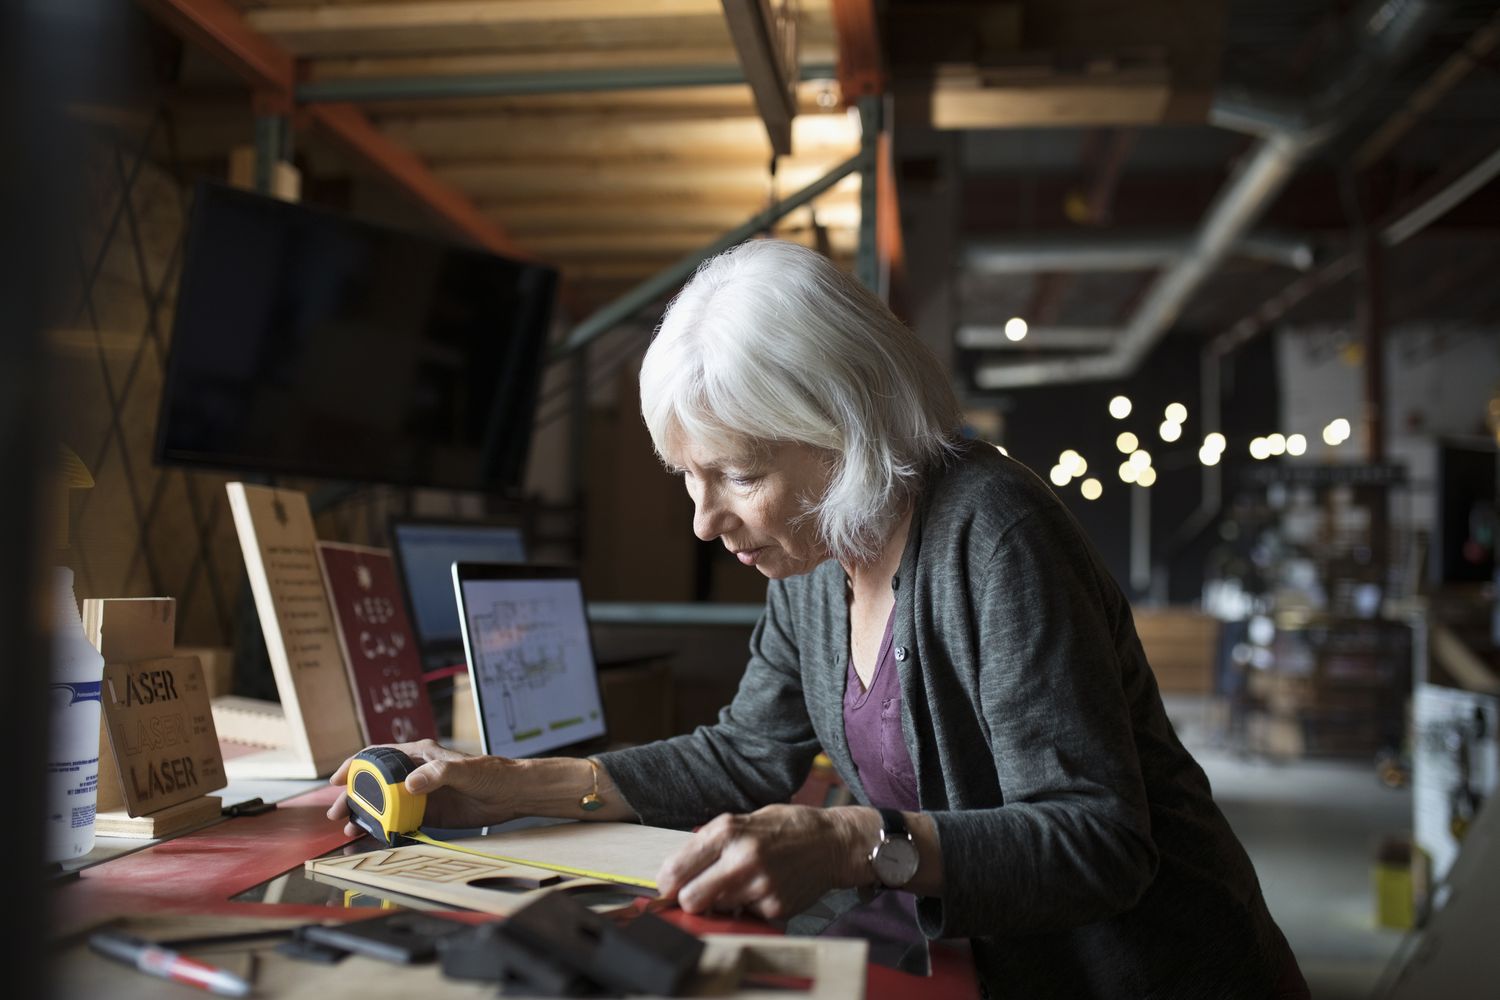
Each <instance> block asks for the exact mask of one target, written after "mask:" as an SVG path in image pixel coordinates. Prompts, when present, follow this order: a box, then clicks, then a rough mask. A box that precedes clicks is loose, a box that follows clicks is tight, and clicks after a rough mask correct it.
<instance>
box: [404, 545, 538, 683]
mask: <svg viewBox="0 0 1500 1000" xmlns="http://www.w3.org/2000/svg"><path fill="white" fill-rule="evenodd" d="M390 537H391V549H392V551H393V552H394V553H395V557H396V569H397V572H398V573H399V574H400V575H401V582H402V589H403V590H404V591H405V593H406V601H407V608H408V610H409V611H410V612H411V623H412V629H413V631H415V632H416V636H415V638H416V640H417V648H418V650H420V651H421V654H422V665H423V667H424V668H425V669H427V670H433V669H436V668H438V667H446V666H449V665H451V664H455V663H459V662H461V657H462V656H463V650H464V644H463V636H462V634H461V631H460V629H459V622H458V605H457V604H456V603H455V602H454V600H453V570H452V568H453V564H454V563H455V562H495V563H522V562H525V561H526V536H525V534H524V533H523V532H522V530H521V528H519V527H518V526H517V525H515V524H514V523H504V522H486V521H456V520H439V519H435V518H416V517H395V518H392V519H391V523H390Z"/></svg>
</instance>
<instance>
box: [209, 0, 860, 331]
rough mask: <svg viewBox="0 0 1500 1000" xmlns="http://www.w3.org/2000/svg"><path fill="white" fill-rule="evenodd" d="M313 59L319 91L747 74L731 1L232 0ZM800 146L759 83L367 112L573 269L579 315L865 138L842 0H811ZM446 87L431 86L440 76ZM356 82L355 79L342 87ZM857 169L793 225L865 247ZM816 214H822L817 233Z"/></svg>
mask: <svg viewBox="0 0 1500 1000" xmlns="http://www.w3.org/2000/svg"><path fill="white" fill-rule="evenodd" d="M232 2H233V3H234V4H235V6H236V7H237V8H238V9H239V10H240V12H241V13H242V14H243V17H244V21H245V23H246V24H248V26H249V27H250V28H251V29H252V30H253V31H254V32H256V33H258V34H259V35H261V36H264V37H265V38H266V39H269V40H270V41H271V42H272V43H274V44H275V45H276V46H278V47H280V48H281V49H282V50H284V51H285V52H287V53H289V54H290V55H291V56H292V57H294V58H295V59H296V60H297V61H298V74H299V79H300V80H301V81H302V82H303V83H304V84H306V85H308V91H307V92H313V93H315V92H316V88H317V87H320V86H324V87H337V86H343V87H346V88H347V87H350V86H356V87H358V86H364V87H366V88H367V87H369V86H370V85H371V84H373V83H374V82H376V81H417V80H419V81H421V82H422V83H423V84H425V85H426V86H428V87H431V86H441V85H442V84H443V83H444V82H446V81H464V80H469V81H472V80H473V79H474V78H476V77H484V78H494V77H505V78H534V79H540V78H545V77H547V76H549V75H555V74H558V73H566V72H578V71H589V72H598V71H611V72H614V73H617V74H619V75H620V76H622V77H625V78H626V79H628V78H629V75H630V74H631V73H633V72H647V73H657V72H659V71H661V70H663V69H671V68H682V69H692V70H704V69H707V70H714V69H719V70H724V71H726V72H737V69H738V67H739V65H740V61H739V58H738V56H737V54H736V49H735V45H734V42H733V40H732V39H731V36H730V31H729V28H728V26H727V23H726V19H725V13H724V5H723V4H722V3H721V0H650V2H632V3H622V2H619V0H484V2H479V0H322V2H314V0H232ZM793 7H794V8H795V10H796V15H797V17H796V25H797V27H796V37H797V40H798V58H799V61H800V63H801V65H803V66H804V67H809V68H812V67H818V68H820V69H819V70H818V71H817V78H814V79H808V78H804V79H803V80H802V82H801V83H799V85H798V87H797V117H796V118H795V119H794V121H793V124H792V154H791V155H790V156H788V157H782V158H780V160H779V162H778V163H777V169H776V174H775V176H774V178H773V176H772V173H771V161H772V155H771V145H770V140H769V139H768V137H767V130H766V126H765V124H764V122H763V121H762V119H761V117H760V115H759V114H758V112H757V110H756V103H755V100H754V97H753V96H752V93H751V89H750V87H749V86H748V85H747V84H745V83H736V84H718V85H711V86H677V87H670V88H668V87H659V88H638V89H606V90H581V91H576V92H561V93H534V94H525V95H522V96H503V97H496V96H442V97H437V98H433V97H423V96H419V95H420V93H422V91H420V90H419V89H417V88H412V87H408V88H406V89H407V92H408V94H409V95H410V96H401V97H399V98H390V97H387V98H386V99H380V100H373V99H365V98H366V97H368V96H372V94H371V92H370V91H369V90H368V89H366V90H364V91H363V92H362V93H361V94H360V96H359V100H358V102H357V106H358V107H359V109H360V110H361V111H362V112H363V113H364V114H365V115H367V116H368V118H369V119H370V121H371V122H372V123H373V124H374V126H375V127H376V128H377V129H379V131H380V132H381V133H382V134H383V135H384V136H385V137H387V138H388V139H390V140H392V141H393V142H395V143H397V144H399V145H400V146H402V147H404V148H405V149H408V150H410V151H411V152H412V153H414V154H416V156H417V157H419V158H420V159H421V160H422V161H423V162H424V163H425V164H426V165H427V167H429V168H430V169H431V171H432V173H433V175H435V177H436V178H437V179H438V180H439V181H440V182H441V183H442V184H444V185H448V186H451V187H452V188H453V189H455V190H456V191H457V192H459V193H460V194H461V195H463V196H464V197H465V198H467V199H468V200H470V201H471V202H472V203H473V205H474V206H475V207H477V209H478V210H479V212H480V213H482V215H483V216H484V217H485V218H486V219H487V220H489V221H490V222H492V223H493V224H494V225H496V226H498V227H499V228H500V229H501V230H503V231H504V233H505V234H507V235H508V236H509V237H510V239H511V241H512V242H513V243H514V245H515V246H516V247H518V248H519V249H520V250H522V251H524V252H525V253H527V254H530V255H532V256H535V257H537V258H540V259H542V260H545V261H548V262H549V263H553V264H555V265H557V266H559V267H560V268H561V269H562V271H563V275H564V280H565V283H566V285H567V288H568V290H569V303H570V305H571V306H572V308H573V311H575V312H584V311H587V310H588V309H590V308H593V307H596V306H597V305H599V304H601V303H602V302H604V301H607V300H608V299H609V298H612V297H613V296H614V295H616V294H619V293H620V292H621V291H623V290H625V289H626V288H628V287H629V286H630V285H632V284H634V283H636V282H639V281H641V280H643V279H645V278H647V277H649V276H650V275H651V274H653V273H654V272H656V271H658V270H660V269H661V268H662V267H664V266H665V265H667V264H669V263H671V262H672V261H675V260H677V259H678V258H680V257H682V256H683V255H685V254H688V253H691V252H693V251H695V250H696V249H698V248H699V247H702V246H704V245H706V244H708V243H710V242H712V241H713V240H714V239H716V238H718V237H719V236H721V235H722V234H723V233H724V232H725V231H726V230H729V229H731V228H733V227H734V226H736V225H738V224H740V223H742V222H744V221H745V220H746V219H748V218H749V217H750V216H752V215H753V214H755V213H756V212H758V211H760V210H761V209H764V208H765V207H766V206H767V205H768V204H769V203H770V202H771V201H773V200H774V199H775V198H776V197H779V196H784V195H787V194H790V193H792V192H794V191H796V190H798V189H799V188H801V187H803V186H804V185H806V184H807V183H809V182H811V181H813V180H816V179H817V178H818V177H821V176H822V175H824V174H825V173H827V171H828V170H829V169H831V168H832V167H834V166H835V165H837V164H839V163H841V162H843V161H845V160H847V159H848V158H849V157H851V156H853V155H854V154H855V153H857V152H858V150H859V130H858V125H857V123H856V122H855V120H854V119H853V118H851V116H850V115H849V114H848V113H846V111H845V109H844V107H843V101H842V98H841V95H840V93H839V88H838V84H837V82H836V81H835V80H834V79H833V78H832V73H831V72H830V70H831V68H832V66H833V64H834V62H835V58H836V51H835V50H836V40H835V34H834V25H833V19H832V13H831V10H830V3H829V0H800V2H799V3H795V4H794V5H793ZM429 92H430V91H429ZM340 96H342V95H340ZM858 198H859V178H858V177H857V176H850V177H848V178H845V180H844V181H843V182H842V183H840V184H839V185H838V186H837V187H836V188H834V189H833V190H832V191H830V192H828V193H827V194H825V195H823V196H822V197H820V198H819V199H818V200H817V201H816V202H814V203H813V205H812V206H811V207H810V208H807V209H802V210H799V211H798V212H796V213H794V214H792V215H791V216H788V217H787V218H786V219H785V220H783V222H782V223H780V224H779V225H778V227H777V230H776V231H777V233H778V234H779V235H782V236H785V237H787V238H790V239H796V240H800V241H802V242H805V243H808V244H809V245H812V244H814V243H815V242H817V241H818V239H819V238H821V239H822V240H823V241H824V242H823V243H822V245H823V246H824V247H825V248H831V249H832V251H833V252H834V253H835V255H837V256H840V257H844V258H848V257H850V256H852V254H853V252H854V246H855V242H856V229H857V226H858V220H859V212H858ZM815 226H816V227H818V228H821V229H822V232H821V233H819V232H817V230H816V229H815Z"/></svg>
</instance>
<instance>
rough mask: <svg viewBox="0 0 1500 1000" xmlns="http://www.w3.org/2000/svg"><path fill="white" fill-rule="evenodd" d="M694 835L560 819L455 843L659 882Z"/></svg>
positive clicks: (607, 876) (611, 875)
mask: <svg viewBox="0 0 1500 1000" xmlns="http://www.w3.org/2000/svg"><path fill="white" fill-rule="evenodd" d="M692 836H693V835H692V834H691V833H687V832H685V831H683V830H668V829H666V828H664V827H659V826H642V825H641V824H639V823H557V824H553V825H551V826H535V827H529V828H527V829H524V830H506V831H504V832H501V833H491V834H488V835H486V836H483V837H469V838H465V839H463V840H454V841H450V843H452V844H453V845H454V846H456V847H467V848H469V849H471V850H475V851H483V852H484V853H486V854H500V855H503V856H505V857H508V858H525V859H528V860H531V861H540V862H543V863H545V864H549V865H564V866H566V867H568V868H572V869H574V870H576V871H584V872H589V873H590V874H591V875H594V876H596V877H598V878H601V879H605V880H606V881H607V880H609V879H611V878H624V879H640V880H644V881H647V882H653V883H654V882H655V881H656V873H657V872H658V871H660V870H661V866H662V862H664V861H666V860H667V859H668V858H670V857H671V856H672V855H674V854H676V853H677V852H678V851H679V850H680V849H681V848H682V847H683V846H684V845H686V844H687V842H688V841H689V840H691V839H692Z"/></svg>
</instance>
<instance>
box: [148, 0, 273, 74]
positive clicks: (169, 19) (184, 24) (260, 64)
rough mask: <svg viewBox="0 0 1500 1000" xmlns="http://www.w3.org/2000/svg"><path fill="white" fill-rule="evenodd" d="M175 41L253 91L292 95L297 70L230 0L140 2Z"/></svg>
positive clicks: (151, 0) (158, 0)
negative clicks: (201, 52) (205, 54)
mask: <svg viewBox="0 0 1500 1000" xmlns="http://www.w3.org/2000/svg"><path fill="white" fill-rule="evenodd" d="M140 3H141V6H142V7H144V8H145V9H146V10H147V11H149V12H150V13H151V14H152V15H154V16H155V17H156V19H157V20H159V21H161V22H162V23H163V24H165V25H166V26H167V27H168V28H170V29H171V30H172V32H173V34H175V35H177V37H179V38H181V39H183V40H184V41H186V42H189V43H191V44H193V45H196V46H197V47H198V48H200V49H203V50H205V51H206V52H208V54H209V55H211V56H213V57H214V58H215V59H217V60H218V61H219V62H221V63H223V64H224V65H225V66H226V67H228V68H229V69H230V70H231V71H232V72H234V73H235V74H237V75H238V76H240V77H241V78H243V79H244V81H245V82H246V83H248V84H250V89H252V90H255V91H267V90H269V91H287V92H288V93H290V92H291V90H292V88H293V87H294V86H295V85H296V82H297V79H296V77H297V67H296V62H295V60H293V59H292V56H291V54H290V53H288V52H286V51H285V50H284V49H282V47H281V46H279V45H277V44H276V43H275V42H273V41H272V40H271V39H269V38H267V37H266V36H265V35H262V34H261V33H260V32H258V31H256V30H254V29H253V28H251V27H250V25H248V24H247V23H245V19H244V17H243V16H241V14H240V12H239V11H238V10H236V9H235V8H234V7H233V6H231V5H230V3H229V0H140Z"/></svg>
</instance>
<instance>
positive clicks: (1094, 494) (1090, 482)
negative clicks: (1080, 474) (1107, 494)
mask: <svg viewBox="0 0 1500 1000" xmlns="http://www.w3.org/2000/svg"><path fill="white" fill-rule="evenodd" d="M1079 489H1080V490H1081V491H1082V492H1083V498H1084V499H1085V500H1098V499H1099V497H1100V496H1102V495H1103V494H1104V486H1103V484H1101V483H1100V482H1099V480H1097V479H1095V478H1093V477H1092V476H1090V477H1089V478H1088V479H1085V480H1084V481H1083V485H1082V486H1081V487H1079Z"/></svg>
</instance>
